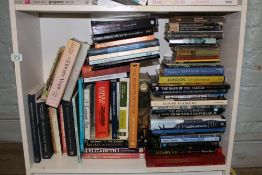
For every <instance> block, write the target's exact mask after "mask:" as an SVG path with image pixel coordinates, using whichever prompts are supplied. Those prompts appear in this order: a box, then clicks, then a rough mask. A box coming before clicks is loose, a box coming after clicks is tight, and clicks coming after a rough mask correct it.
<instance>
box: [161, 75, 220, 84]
mask: <svg viewBox="0 0 262 175" xmlns="http://www.w3.org/2000/svg"><path fill="white" fill-rule="evenodd" d="M224 81H225V77H224V76H162V75H160V76H159V80H158V83H173V84H177V85H209V84H222V83H224Z"/></svg>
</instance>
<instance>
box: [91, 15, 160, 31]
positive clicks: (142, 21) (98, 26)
mask: <svg viewBox="0 0 262 175" xmlns="http://www.w3.org/2000/svg"><path fill="white" fill-rule="evenodd" d="M157 25H158V20H157V18H156V17H144V18H136V19H130V20H118V21H91V27H92V31H93V35H101V34H106V33H116V32H123V31H130V30H139V29H148V28H152V27H156V26H157Z"/></svg>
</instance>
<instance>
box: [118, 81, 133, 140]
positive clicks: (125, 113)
mask: <svg viewBox="0 0 262 175" xmlns="http://www.w3.org/2000/svg"><path fill="white" fill-rule="evenodd" d="M129 90H130V89H129V78H121V79H120V80H119V91H120V92H119V93H120V94H119V95H120V100H119V101H120V110H119V136H118V137H119V139H127V138H128V120H129Z"/></svg>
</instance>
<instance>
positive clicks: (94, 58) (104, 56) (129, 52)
mask: <svg viewBox="0 0 262 175" xmlns="http://www.w3.org/2000/svg"><path fill="white" fill-rule="evenodd" d="M159 49H160V47H159V46H152V47H146V48H137V49H134V50H126V51H121V52H113V53H108V54H102V55H94V56H89V57H88V60H89V63H91V62H92V61H100V60H104V59H107V58H111V61H117V60H118V59H115V57H121V56H128V55H132V54H139V53H144V52H152V51H159ZM128 58H131V57H128Z"/></svg>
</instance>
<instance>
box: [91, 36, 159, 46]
mask: <svg viewBox="0 0 262 175" xmlns="http://www.w3.org/2000/svg"><path fill="white" fill-rule="evenodd" d="M154 39H155V36H154V35H146V36H140V37H135V38H128V39H120V40H114V41H109V42H103V43H95V48H96V49H100V48H105V47H112V46H117V45H122V44H131V43H136V42H141V41H149V40H154Z"/></svg>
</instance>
